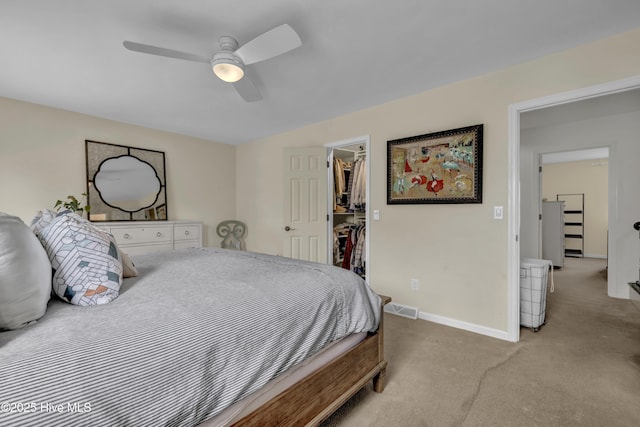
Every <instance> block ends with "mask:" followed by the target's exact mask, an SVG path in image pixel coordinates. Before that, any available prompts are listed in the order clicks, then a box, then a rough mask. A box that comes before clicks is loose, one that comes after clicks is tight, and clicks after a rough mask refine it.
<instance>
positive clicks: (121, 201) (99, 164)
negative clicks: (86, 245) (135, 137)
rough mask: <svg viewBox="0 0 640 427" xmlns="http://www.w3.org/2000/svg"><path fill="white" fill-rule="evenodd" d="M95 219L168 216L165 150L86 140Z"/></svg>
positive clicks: (88, 190)
mask: <svg viewBox="0 0 640 427" xmlns="http://www.w3.org/2000/svg"><path fill="white" fill-rule="evenodd" d="M85 152H86V158H87V200H88V204H89V206H90V207H91V211H90V215H89V219H90V220H91V221H162V220H166V219H167V186H166V175H165V162H164V152H162V151H155V150H146V149H143V148H136V147H128V146H126V145H117V144H109V143H105V142H97V141H90V140H85Z"/></svg>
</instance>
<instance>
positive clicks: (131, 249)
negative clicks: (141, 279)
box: [94, 221, 202, 255]
mask: <svg viewBox="0 0 640 427" xmlns="http://www.w3.org/2000/svg"><path fill="white" fill-rule="evenodd" d="M94 225H96V226H97V227H99V228H101V229H103V230H105V231H106V232H108V233H111V234H112V235H113V237H115V239H116V242H117V243H118V246H119V247H120V249H122V251H123V252H125V253H126V254H129V255H140V254H144V253H149V252H160V251H169V250H173V249H183V248H201V247H202V223H200V222H197V221H122V222H95V223H94Z"/></svg>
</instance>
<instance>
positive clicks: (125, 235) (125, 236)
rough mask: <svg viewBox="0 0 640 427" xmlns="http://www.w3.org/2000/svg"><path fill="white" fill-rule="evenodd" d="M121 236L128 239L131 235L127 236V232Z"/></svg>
mask: <svg viewBox="0 0 640 427" xmlns="http://www.w3.org/2000/svg"><path fill="white" fill-rule="evenodd" d="M122 237H124V238H125V239H128V238H129V237H131V236H129V233H124V235H123V236H122Z"/></svg>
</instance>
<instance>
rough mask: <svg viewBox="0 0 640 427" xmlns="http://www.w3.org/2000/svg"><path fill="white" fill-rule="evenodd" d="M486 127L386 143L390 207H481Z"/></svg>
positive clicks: (449, 131)
mask: <svg viewBox="0 0 640 427" xmlns="http://www.w3.org/2000/svg"><path fill="white" fill-rule="evenodd" d="M482 134H483V125H482V124H478V125H473V126H467V127H461V128H457V129H450V130H446V131H442V132H434V133H428V134H424V135H417V136H412V137H408V138H402V139H395V140H390V141H387V204H389V205H393V204H450V203H458V204H460V203H482V144H483V139H482Z"/></svg>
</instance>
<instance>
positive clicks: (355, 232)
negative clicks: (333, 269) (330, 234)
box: [334, 223, 366, 276]
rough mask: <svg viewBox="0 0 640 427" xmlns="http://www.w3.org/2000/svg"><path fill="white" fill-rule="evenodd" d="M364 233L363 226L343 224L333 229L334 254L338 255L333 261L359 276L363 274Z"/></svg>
mask: <svg viewBox="0 0 640 427" xmlns="http://www.w3.org/2000/svg"><path fill="white" fill-rule="evenodd" d="M365 233H366V226H365V224H352V223H345V224H340V225H338V226H336V227H335V228H334V249H337V250H334V254H339V255H338V256H337V257H336V259H335V260H334V261H335V262H336V264H338V265H341V266H342V268H345V269H347V270H351V271H353V272H354V273H356V274H358V275H360V276H364V274H365V261H364V256H365V253H364V243H365V235H366V234H365ZM341 237H342V238H341Z"/></svg>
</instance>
